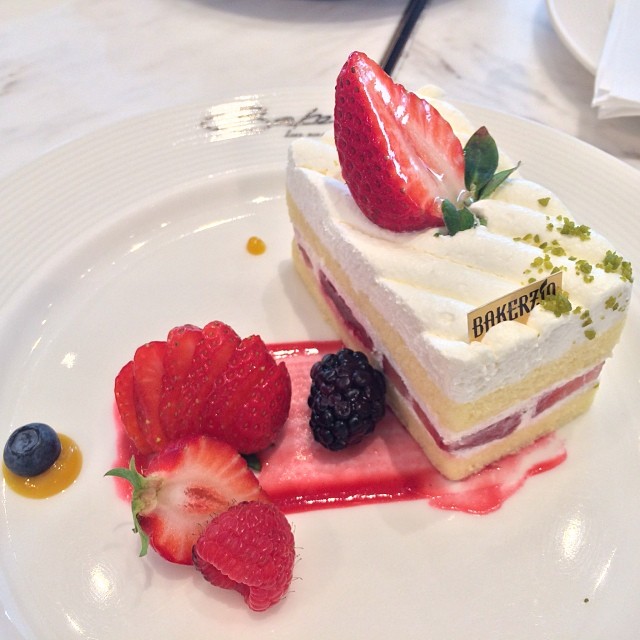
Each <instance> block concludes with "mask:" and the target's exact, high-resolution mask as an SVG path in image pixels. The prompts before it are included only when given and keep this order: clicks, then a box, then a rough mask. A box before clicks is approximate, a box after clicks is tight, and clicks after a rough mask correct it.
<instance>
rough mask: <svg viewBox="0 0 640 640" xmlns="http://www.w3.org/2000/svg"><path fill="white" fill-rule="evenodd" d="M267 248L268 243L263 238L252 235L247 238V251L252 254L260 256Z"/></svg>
mask: <svg viewBox="0 0 640 640" xmlns="http://www.w3.org/2000/svg"><path fill="white" fill-rule="evenodd" d="M266 250H267V245H266V244H265V241H264V240H262V238H258V237H257V236H251V237H250V238H249V239H248V240H247V251H248V252H249V253H250V254H251V255H252V256H259V255H261V254H263V253H264V252H265V251H266Z"/></svg>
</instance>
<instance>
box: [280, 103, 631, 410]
mask: <svg viewBox="0 0 640 640" xmlns="http://www.w3.org/2000/svg"><path fill="white" fill-rule="evenodd" d="M429 93H430V94H431V95H430V96H429V97H428V99H429V101H430V103H431V104H433V106H434V107H436V109H438V111H440V113H441V114H442V115H443V117H445V118H446V119H447V120H448V121H449V123H450V124H451V126H452V128H453V130H454V132H455V134H456V135H457V136H458V137H459V138H460V140H461V142H462V144H463V145H464V144H465V143H466V141H467V139H468V138H469V137H470V135H471V134H472V133H473V132H474V131H475V129H476V127H474V126H473V125H472V124H471V123H470V122H469V121H468V120H467V119H466V117H465V116H464V115H463V114H462V113H461V112H460V111H459V110H457V109H456V108H455V107H453V106H452V105H450V104H448V103H446V102H444V101H442V100H440V99H438V98H434V97H432V92H429ZM498 142H499V141H498ZM512 166H514V163H513V162H512V161H511V160H510V159H509V158H508V157H507V156H506V155H505V154H504V153H503V152H502V151H501V157H500V165H499V169H503V168H509V167H512ZM287 189H288V192H289V194H290V196H291V197H292V198H293V200H294V201H295V202H296V204H297V205H298V207H299V208H300V210H301V211H303V212H304V213H305V218H306V220H307V222H308V224H309V225H310V226H311V228H312V229H313V231H314V233H315V234H316V235H317V236H318V238H319V239H320V240H321V241H322V242H323V244H324V245H325V246H330V247H332V251H333V254H334V257H335V258H336V259H337V260H338V261H339V262H340V264H341V266H342V268H343V269H344V270H345V271H346V272H347V273H348V274H349V275H350V277H351V278H352V282H353V284H354V288H355V289H357V290H358V291H360V292H361V293H363V294H364V295H366V296H367V297H368V298H369V299H370V300H371V302H372V304H373V305H374V306H375V307H376V308H377V309H378V310H379V312H380V313H382V314H383V315H384V317H385V318H387V319H388V322H389V323H390V324H392V325H393V326H395V327H396V328H397V330H398V331H399V332H400V334H401V336H402V337H403V339H404V340H405V341H406V342H407V343H408V344H409V345H410V346H411V348H412V349H413V350H414V352H415V353H416V355H417V356H418V358H419V359H420V360H421V361H423V362H424V363H425V366H426V367H427V368H428V369H429V370H430V371H431V372H432V376H433V378H434V379H437V380H438V381H439V383H440V385H441V387H442V391H443V392H444V393H445V394H446V395H447V396H448V397H450V398H451V399H452V400H453V401H455V402H458V403H466V402H471V401H473V400H475V399H477V398H479V397H481V396H483V395H485V394H487V393H489V392H491V391H493V390H495V389H498V388H501V387H503V386H505V385H508V384H512V383H515V382H517V381H518V380H520V379H522V378H523V377H524V376H525V375H526V374H527V373H529V372H530V371H531V370H532V369H533V368H535V367H537V366H540V365H543V364H545V363H547V362H550V361H552V360H555V359H557V358H558V357H561V356H562V355H563V353H565V352H567V351H568V350H569V349H571V348H572V347H573V346H574V345H576V344H579V343H581V342H584V341H586V340H589V339H590V337H593V335H594V333H592V332H595V334H596V335H597V333H598V332H601V331H606V330H607V329H608V328H610V327H612V326H613V325H615V324H616V323H618V322H619V321H620V320H621V319H622V317H623V316H622V313H623V312H624V311H625V310H626V308H627V306H628V303H629V299H630V295H631V283H630V282H629V281H628V279H625V278H624V277H622V276H621V275H620V273H615V272H607V271H606V270H605V269H604V268H603V267H602V266H596V265H602V264H603V260H604V258H605V255H606V254H607V252H608V251H615V249H614V247H613V246H612V245H611V244H610V243H609V242H608V241H607V240H606V239H605V238H604V237H602V236H601V235H599V234H598V233H597V232H595V231H593V230H590V233H589V235H588V238H586V239H585V237H584V234H577V235H566V234H563V233H561V229H562V228H563V226H564V227H565V228H566V224H567V222H569V223H572V222H573V218H572V216H571V215H570V213H569V212H568V211H567V209H566V207H565V206H564V205H563V203H562V202H561V201H560V199H559V198H558V197H557V196H556V195H555V194H553V193H551V192H550V191H549V190H548V189H546V188H544V187H542V186H540V185H538V184H535V183H533V182H530V181H528V180H526V179H525V178H523V177H521V175H520V172H519V171H517V172H515V173H514V174H512V176H511V177H510V178H509V179H508V180H507V181H506V182H505V183H503V184H502V185H501V186H500V187H499V188H498V189H497V190H496V191H495V192H494V193H493V194H492V196H491V197H490V198H487V199H484V200H480V201H478V202H476V203H474V204H473V205H471V208H472V210H473V211H474V212H475V213H476V214H478V215H479V216H482V217H483V218H484V219H485V220H486V225H481V226H477V227H475V228H473V229H469V230H466V231H463V232H460V233H457V234H456V235H454V236H449V235H445V234H443V233H442V229H440V230H439V229H429V230H425V231H419V232H411V233H394V232H391V231H387V230H385V229H382V228H380V227H378V226H377V225H375V224H373V223H372V222H370V221H369V220H368V219H367V218H366V217H365V216H364V215H363V214H362V213H361V212H360V210H359V208H358V207H357V205H356V204H355V202H354V200H353V198H352V197H351V194H350V192H349V189H348V187H347V185H346V184H345V183H344V181H343V180H342V178H341V173H340V166H339V162H338V156H337V152H336V149H335V146H334V145H333V141H332V138H331V137H330V136H329V135H328V136H326V137H325V138H323V139H312V138H301V139H298V140H296V141H294V142H293V143H292V145H291V147H290V152H289V162H288V167H287ZM545 243H546V244H545ZM541 247H542V248H541ZM545 247H546V251H545ZM549 247H553V252H552V253H551V252H550V251H549ZM581 261H584V262H581ZM541 262H542V264H541V265H540V266H539V263H541ZM585 264H588V265H590V266H591V272H590V273H589V274H588V277H585V275H587V274H585V273H584V272H583V271H577V269H576V265H585ZM550 265H552V267H557V268H560V269H562V270H563V289H564V291H565V292H566V294H567V295H568V296H569V299H570V301H571V303H572V306H573V308H574V309H576V307H577V308H579V309H580V312H579V313H568V314H564V315H560V316H559V317H557V316H556V315H555V314H554V313H553V312H551V311H548V310H545V309H543V308H542V307H540V306H538V307H535V308H534V309H533V311H532V313H531V315H530V316H529V318H528V321H527V323H526V324H523V323H520V322H515V321H506V322H502V323H500V324H497V325H495V326H494V327H493V328H491V329H490V330H489V331H488V332H487V334H486V336H485V337H484V339H483V340H482V341H481V342H477V341H469V338H468V335H467V313H468V312H469V311H472V310H473V309H475V308H477V307H480V306H483V305H485V304H487V303H489V302H491V301H493V300H495V299H497V298H500V297H501V296H503V295H506V294H509V293H511V292H513V291H515V290H517V289H519V288H520V287H522V286H523V285H525V284H527V282H528V281H529V280H530V279H536V280H538V279H541V278H544V276H545V275H546V274H548V273H549V271H550V269H549V266H550ZM329 275H330V274H329ZM613 307H615V309H614V308H613ZM586 310H588V318H589V320H590V321H591V324H589V326H588V328H585V326H584V325H585V316H584V315H583V314H584V312H585V311H586ZM386 355H387V357H391V354H386ZM391 359H392V358H391Z"/></svg>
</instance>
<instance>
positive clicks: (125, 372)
mask: <svg viewBox="0 0 640 640" xmlns="http://www.w3.org/2000/svg"><path fill="white" fill-rule="evenodd" d="M114 393H115V396H116V405H117V407H118V412H119V413H120V420H122V426H123V427H124V431H125V433H126V434H127V435H128V436H129V438H130V439H131V441H132V442H133V444H134V446H135V447H136V449H137V450H138V451H139V452H140V453H151V451H152V449H151V447H150V446H149V443H148V442H147V438H146V436H145V434H144V433H143V431H142V430H141V429H140V424H139V422H138V415H137V413H136V400H135V394H134V389H133V360H130V361H129V362H127V364H125V365H124V367H122V369H121V370H120V373H118V375H117V376H116V380H115V384H114Z"/></svg>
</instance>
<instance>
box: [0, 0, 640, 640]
mask: <svg viewBox="0 0 640 640" xmlns="http://www.w3.org/2000/svg"><path fill="white" fill-rule="evenodd" d="M405 4H406V0H260V1H256V0H219V1H214V0H136V1H135V2H132V1H131V0H91V1H87V0H30V1H29V2H26V1H25V0H2V3H0V140H1V141H2V144H1V145H0V180H2V179H3V178H8V177H10V175H11V174H12V173H13V172H14V171H16V170H18V169H20V168H21V167H24V166H26V165H28V164H29V163H31V162H33V161H34V160H36V159H38V158H40V157H41V156H43V154H46V153H48V152H50V151H52V150H55V149H57V148H59V147H60V146H61V145H64V144H65V143H68V142H71V141H73V140H77V139H79V138H81V137H82V136H85V135H86V134H88V133H91V132H93V131H96V130H98V129H100V128H102V127H104V126H106V125H110V124H112V123H115V122H118V121H121V120H124V119H126V118H129V117H132V116H137V115H140V114H145V113H148V112H151V111H155V110H158V109H164V108H167V107H173V106H176V105H182V104H188V103H195V102H200V103H202V102H211V103H215V102H217V101H224V100H227V99H229V98H231V97H233V96H239V95H246V94H251V93H256V92H260V91H266V90H273V89H280V88H295V87H298V86H301V85H313V86H321V87H326V88H327V91H332V89H333V85H334V81H335V77H336V75H337V72H338V70H339V68H340V67H341V65H342V63H343V62H344V60H345V59H346V57H347V55H348V53H349V52H350V51H352V50H354V49H359V50H362V51H364V52H366V53H368V55H370V56H371V57H372V58H374V59H380V57H381V56H382V54H383V52H384V51H385V49H386V46H387V44H388V42H389V41H390V39H391V37H392V35H393V33H394V31H395V29H396V26H397V24H398V21H399V19H400V16H401V15H402V12H403V10H404V7H405ZM394 77H395V78H396V79H397V80H399V81H401V82H403V83H404V84H406V85H407V86H408V87H411V88H417V87H420V86H422V85H424V84H427V83H433V84H437V85H439V86H441V87H442V88H443V89H444V90H445V91H446V93H447V95H449V96H451V97H453V98H458V99H461V100H464V101H467V102H472V103H477V104H479V105H482V106H485V107H490V108H493V109H498V110H501V111H506V112H509V113H512V114H515V115H518V116H522V117H524V118H528V119H531V120H534V121H537V122H540V123H543V124H545V125H548V126H550V127H553V128H555V129H558V130H561V131H564V132H566V133H568V134H570V135H572V136H576V137H578V138H580V139H582V140H584V141H586V142H588V143H590V144H592V145H595V146H597V147H600V148H601V149H603V150H605V151H606V152H608V153H610V154H612V155H613V156H616V157H617V158H619V159H620V160H622V161H624V162H627V163H629V164H630V165H632V166H634V167H636V168H638V169H640V118H626V119H615V120H606V121H603V120H598V118H597V114H596V113H595V111H594V110H593V109H592V108H591V106H590V102H591V95H592V92H593V82H594V78H593V75H592V74H591V73H590V72H588V71H587V70H586V69H585V68H583V66H582V65H581V64H580V63H579V62H578V61H577V60H576V59H575V58H574V57H573V55H572V54H571V53H570V52H569V51H568V50H567V48H566V47H565V46H564V45H563V44H562V42H561V41H560V39H559V38H558V36H557V35H556V33H555V31H554V29H553V27H552V24H551V21H550V18H549V13H548V10H547V7H546V4H545V0H526V1H525V0H482V1H478V0H431V2H429V3H428V5H427V7H426V10H425V11H424V13H423V16H422V19H421V20H420V22H419V24H418V26H417V29H416V31H415V34H414V37H413V38H412V39H411V40H410V42H409V44H408V47H407V49H406V50H405V53H404V55H403V56H402V58H401V60H400V61H399V64H398V66H397V67H396V70H395V72H394ZM1 185H2V183H1V182H0V189H1V188H2V186H1ZM14 633H15V632H14V631H12V630H11V628H10V626H9V623H8V621H7V619H6V617H5V616H2V615H0V637H2V638H3V639H4V640H9V639H10V638H13V637H14V636H13V634H14Z"/></svg>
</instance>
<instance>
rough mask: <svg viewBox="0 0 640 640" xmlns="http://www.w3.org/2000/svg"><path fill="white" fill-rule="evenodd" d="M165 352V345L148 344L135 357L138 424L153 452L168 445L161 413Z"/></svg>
mask: <svg viewBox="0 0 640 640" xmlns="http://www.w3.org/2000/svg"><path fill="white" fill-rule="evenodd" d="M165 349H166V342H161V341H159V340H157V341H153V342H147V344H143V345H142V346H141V347H138V348H137V349H136V352H135V354H134V356H133V390H134V398H135V403H136V413H137V416H138V424H139V425H140V430H141V431H142V432H143V433H144V434H145V437H146V439H147V443H148V444H149V447H150V448H151V450H152V451H159V450H160V449H162V448H163V447H164V446H165V444H166V443H167V437H166V434H165V432H164V430H163V428H162V425H161V424H160V411H159V407H160V396H161V394H162V379H163V376H164V352H165Z"/></svg>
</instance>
